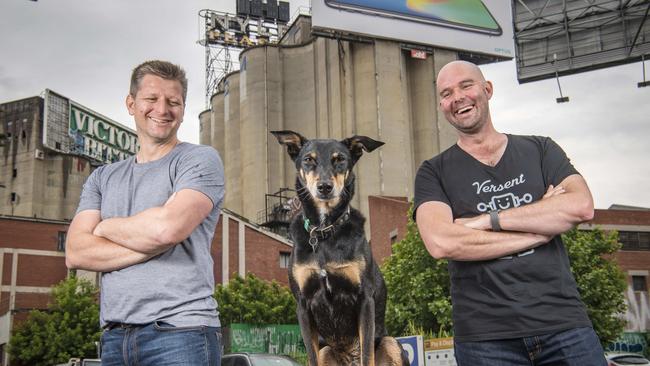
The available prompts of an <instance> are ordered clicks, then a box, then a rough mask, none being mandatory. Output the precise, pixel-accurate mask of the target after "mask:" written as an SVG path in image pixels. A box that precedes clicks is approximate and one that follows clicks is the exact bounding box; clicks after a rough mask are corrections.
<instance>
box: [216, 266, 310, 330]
mask: <svg viewBox="0 0 650 366" xmlns="http://www.w3.org/2000/svg"><path fill="white" fill-rule="evenodd" d="M214 297H215V298H216V299H217V302H218V303H219V318H220V320H221V324H222V325H223V326H228V325H229V324H231V323H248V324H294V323H297V322H298V320H297V319H296V301H295V300H294V298H293V295H292V294H291V292H290V291H289V289H288V288H286V287H284V286H282V285H280V284H279V283H278V282H276V281H275V280H274V281H272V282H268V281H264V280H261V279H260V278H258V277H256V276H255V275H253V274H251V273H249V274H248V275H246V277H245V278H241V277H240V276H237V277H235V278H233V279H232V280H230V281H229V282H228V285H226V286H224V285H218V286H217V288H216V290H215V295H214Z"/></svg>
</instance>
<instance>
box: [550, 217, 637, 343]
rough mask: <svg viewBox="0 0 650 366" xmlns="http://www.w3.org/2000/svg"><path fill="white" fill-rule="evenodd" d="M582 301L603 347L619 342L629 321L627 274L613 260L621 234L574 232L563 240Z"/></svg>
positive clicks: (564, 236) (597, 231)
mask: <svg viewBox="0 0 650 366" xmlns="http://www.w3.org/2000/svg"><path fill="white" fill-rule="evenodd" d="M562 239H563V240H564V243H565V245H566V248H567V251H568V252H569V258H570V259H571V272H573V276H574V277H575V279H576V282H577V283H578V290H579V291H580V297H581V298H582V301H583V302H584V303H585V305H586V306H587V313H588V314H589V318H590V319H591V322H592V323H593V325H594V330H596V333H597V334H598V337H599V338H600V342H601V343H602V344H603V345H607V344H608V343H610V342H613V341H615V340H616V339H617V338H618V337H619V336H620V335H621V332H622V331H623V327H624V326H625V320H624V319H623V317H621V316H620V315H621V314H624V313H625V289H626V288H627V281H626V279H625V274H624V273H623V272H622V271H621V269H620V268H619V266H618V264H617V263H616V262H615V261H614V260H613V254H614V253H616V252H617V251H618V250H619V249H620V248H621V244H619V242H618V233H616V232H615V231H612V232H609V233H605V232H603V231H602V230H600V229H595V230H591V231H579V230H576V229H574V230H571V231H569V232H567V233H565V234H564V235H563V236H562Z"/></svg>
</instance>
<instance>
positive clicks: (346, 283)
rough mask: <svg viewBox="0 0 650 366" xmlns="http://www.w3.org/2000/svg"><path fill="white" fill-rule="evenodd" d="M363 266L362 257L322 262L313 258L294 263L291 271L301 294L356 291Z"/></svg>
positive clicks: (361, 276) (364, 263)
mask: <svg viewBox="0 0 650 366" xmlns="http://www.w3.org/2000/svg"><path fill="white" fill-rule="evenodd" d="M365 268H366V261H365V260H364V259H363V258H359V259H355V260H351V261H345V262H322V261H318V260H317V258H314V260H313V261H309V262H306V263H294V265H293V269H292V272H293V277H294V280H295V281H296V283H297V285H298V287H299V288H300V291H301V292H302V293H303V294H306V293H307V292H311V293H313V292H316V291H318V290H321V291H326V292H328V293H334V292H339V291H346V292H347V291H351V292H358V289H359V287H360V286H361V282H362V278H363V272H364V270H365Z"/></svg>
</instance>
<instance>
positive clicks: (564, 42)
mask: <svg viewBox="0 0 650 366" xmlns="http://www.w3.org/2000/svg"><path fill="white" fill-rule="evenodd" d="M648 9H650V1H648V0H630V1H623V2H621V1H619V0H592V1H588V2H587V1H584V0H518V1H515V2H514V10H513V11H514V14H513V16H514V33H515V34H514V36H515V47H516V52H515V53H516V58H517V79H518V80H519V82H520V83H524V82H529V81H535V80H543V79H549V78H553V77H555V76H556V73H557V75H570V74H575V73H579V72H584V71H589V70H594V69H600V68H605V67H610V66H614V65H619V64H624V63H630V62H636V61H640V60H642V58H643V57H644V55H648V54H650V22H648V21H645V20H646V18H647V16H648Z"/></svg>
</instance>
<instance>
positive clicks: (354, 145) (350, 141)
mask: <svg viewBox="0 0 650 366" xmlns="http://www.w3.org/2000/svg"><path fill="white" fill-rule="evenodd" d="M341 143H342V144H343V145H345V146H347V147H348V150H350V155H352V164H353V165H354V164H355V163H356V162H357V161H358V160H359V158H360V157H361V155H362V154H363V151H366V152H371V151H373V150H375V149H376V148H378V147H380V146H381V145H383V144H384V143H383V142H381V141H377V140H373V139H371V138H370V137H367V136H357V135H355V136H352V137H348V138H347V139H345V140H343V141H341Z"/></svg>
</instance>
